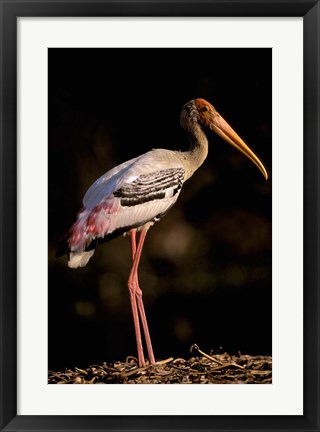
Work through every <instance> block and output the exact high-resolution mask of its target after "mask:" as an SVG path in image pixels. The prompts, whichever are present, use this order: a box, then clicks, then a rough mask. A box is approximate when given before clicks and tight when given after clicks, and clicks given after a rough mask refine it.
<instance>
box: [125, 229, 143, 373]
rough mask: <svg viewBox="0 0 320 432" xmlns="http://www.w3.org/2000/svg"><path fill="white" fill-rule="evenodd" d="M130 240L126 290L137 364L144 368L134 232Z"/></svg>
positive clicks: (131, 233)
mask: <svg viewBox="0 0 320 432" xmlns="http://www.w3.org/2000/svg"><path fill="white" fill-rule="evenodd" d="M130 239H131V245H132V257H133V262H132V267H131V271H130V276H129V280H128V289H129V293H130V302H131V309H132V316H133V325H134V331H135V334H136V343H137V353H138V363H139V366H140V367H143V366H145V360H144V354H143V347H142V339H141V331H140V324H139V314H138V308H137V301H136V286H135V279H134V276H135V275H134V264H135V253H134V254H133V250H134V252H135V249H136V230H132V231H130Z"/></svg>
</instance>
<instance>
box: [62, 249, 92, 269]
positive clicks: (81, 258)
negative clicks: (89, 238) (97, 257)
mask: <svg viewBox="0 0 320 432" xmlns="http://www.w3.org/2000/svg"><path fill="white" fill-rule="evenodd" d="M93 254H94V249H93V250H90V251H85V252H70V253H69V257H68V267H70V268H78V267H85V266H86V265H87V264H88V261H89V259H90V258H91V257H92V255H93Z"/></svg>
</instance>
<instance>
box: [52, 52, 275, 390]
mask: <svg viewBox="0 0 320 432" xmlns="http://www.w3.org/2000/svg"><path fill="white" fill-rule="evenodd" d="M272 332H273V329H272V49H271V48H48V383H49V384H72V383H78V384H129V383H130V384H131V383H136V384H149V383H150V384H162V383H163V384H178V383H190V384H230V383H231V384H246V383H250V384H252V383H255V384H271V383H272Z"/></svg>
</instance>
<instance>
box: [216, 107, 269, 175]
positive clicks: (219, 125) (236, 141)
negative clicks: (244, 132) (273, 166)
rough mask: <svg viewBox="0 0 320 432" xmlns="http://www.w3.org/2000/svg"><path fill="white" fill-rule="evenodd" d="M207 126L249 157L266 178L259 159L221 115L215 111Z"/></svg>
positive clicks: (265, 171)
mask: <svg viewBox="0 0 320 432" xmlns="http://www.w3.org/2000/svg"><path fill="white" fill-rule="evenodd" d="M208 126H209V127H210V129H211V130H212V131H214V132H215V133H216V134H217V135H219V136H220V137H221V138H222V139H224V140H225V141H226V142H227V143H229V144H231V145H232V146H233V147H235V148H236V149H237V150H239V151H240V152H241V153H243V154H244V155H245V156H247V158H248V159H250V160H251V161H252V162H253V163H254V164H255V165H256V166H257V167H258V168H259V170H260V171H261V172H262V174H263V176H264V178H265V179H266V180H268V172H267V170H266V168H265V167H264V165H263V163H262V162H261V160H260V159H259V158H258V157H257V156H256V155H255V154H254V153H253V151H252V150H251V149H250V148H249V147H248V146H247V144H246V143H245V142H244V141H243V140H242V139H241V138H240V137H239V135H238V134H237V133H236V132H235V131H234V130H233V129H232V127H231V126H229V125H228V123H227V122H226V121H225V120H224V118H223V117H221V115H220V114H218V113H217V112H215V114H214V117H213V118H212V119H211V121H210V122H209V124H208Z"/></svg>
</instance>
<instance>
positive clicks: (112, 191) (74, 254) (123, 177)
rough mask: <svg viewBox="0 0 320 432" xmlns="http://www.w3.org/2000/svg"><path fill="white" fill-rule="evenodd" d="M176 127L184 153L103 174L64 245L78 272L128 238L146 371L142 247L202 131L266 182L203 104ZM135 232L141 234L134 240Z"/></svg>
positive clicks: (194, 164) (156, 153)
mask: <svg viewBox="0 0 320 432" xmlns="http://www.w3.org/2000/svg"><path fill="white" fill-rule="evenodd" d="M180 123H181V126H182V127H183V128H184V129H185V130H186V132H187V133H188V135H189V139H190V149H189V151H183V152H182V151H172V150H165V149H155V150H151V151H149V152H147V153H145V154H143V155H141V156H138V157H136V158H134V159H131V160H129V161H127V162H124V163H122V164H120V165H118V166H116V167H115V168H113V169H111V170H110V171H108V172H107V173H105V174H103V175H102V176H101V177H100V178H98V180H96V181H95V182H94V183H93V184H92V186H91V187H90V188H89V189H88V191H87V192H86V194H85V196H84V198H83V208H82V210H81V211H80V212H79V214H78V216H77V221H76V222H75V223H74V224H73V226H72V227H71V229H70V232H69V235H68V238H67V242H66V243H67V244H66V249H67V252H68V266H69V267H70V268H77V267H84V266H85V265H86V264H87V263H88V261H89V259H90V258H91V257H92V255H93V254H94V250H95V247H96V246H97V245H98V244H99V243H101V242H104V241H106V240H109V239H112V238H114V237H116V236H118V235H120V234H127V233H128V234H129V237H130V240H131V255H132V267H131V271H130V275H129V279H128V289H129V294H130V302H131V308H132V314H133V322H134V330H135V336H136V343H137V354H138V362H139V366H140V367H141V366H144V365H145V357H144V353H143V344H142V337H141V330H140V324H141V325H142V329H143V333H144V338H145V343H146V347H147V352H148V359H149V362H150V363H151V364H154V363H155V357H154V354H153V349H152V344H151V338H150V333H149V329H148V324H147V319H146V314H145V310H144V305H143V300H142V290H141V288H140V286H139V281H138V267H139V262H140V257H141V253H142V249H143V245H144V241H145V238H146V235H147V232H148V230H149V228H150V227H151V226H152V225H153V224H154V223H155V222H156V221H158V220H159V219H160V218H161V217H162V216H164V215H165V214H166V213H167V211H168V210H169V209H170V208H171V207H172V206H173V205H174V203H175V202H176V201H177V199H178V197H179V194H180V192H181V188H182V186H183V184H184V182H185V181H186V180H188V179H189V178H190V177H191V176H192V174H193V173H194V172H195V171H196V170H197V169H198V168H199V167H200V166H201V164H202V163H203V162H204V160H205V159H206V157H207V154H208V140H207V137H206V135H205V133H204V131H203V127H204V126H206V127H208V128H210V129H211V130H212V131H214V132H215V133H216V134H218V135H219V136H220V137H221V138H223V139H224V140H225V141H226V142H227V143H229V144H231V145H232V146H234V147H235V148H236V149H238V150H239V151H240V152H242V153H243V154H244V155H245V156H247V157H248V158H249V159H250V160H251V161H252V162H253V163H254V164H255V165H256V166H257V167H258V168H259V170H260V171H261V172H262V174H263V176H264V177H265V179H267V178H268V174H267V170H266V168H265V167H264V165H263V164H262V162H261V161H260V160H259V158H258V157H257V156H256V155H255V154H254V153H253V152H252V150H250V148H249V147H248V146H247V145H246V144H245V143H244V141H243V140H242V139H241V138H240V137H239V136H238V135H237V134H236V132H235V131H234V130H233V129H232V128H231V127H230V126H229V125H228V123H227V122H226V121H225V120H224V119H223V118H222V117H221V115H220V114H219V113H218V112H217V111H216V109H215V108H214V107H213V106H212V105H211V104H210V103H209V102H207V101H206V100H204V99H194V100H191V101H190V102H188V103H186V104H185V105H184V106H183V108H182V112H181V119H180ZM137 231H138V232H140V235H139V238H138V239H137V236H136V235H137ZM65 252H66V250H65Z"/></svg>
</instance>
